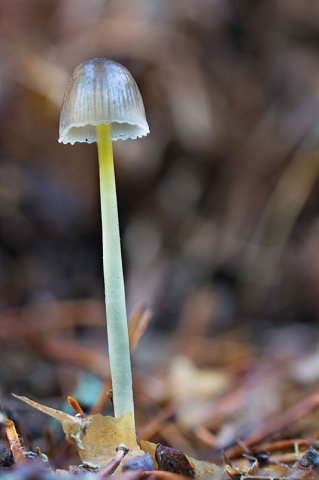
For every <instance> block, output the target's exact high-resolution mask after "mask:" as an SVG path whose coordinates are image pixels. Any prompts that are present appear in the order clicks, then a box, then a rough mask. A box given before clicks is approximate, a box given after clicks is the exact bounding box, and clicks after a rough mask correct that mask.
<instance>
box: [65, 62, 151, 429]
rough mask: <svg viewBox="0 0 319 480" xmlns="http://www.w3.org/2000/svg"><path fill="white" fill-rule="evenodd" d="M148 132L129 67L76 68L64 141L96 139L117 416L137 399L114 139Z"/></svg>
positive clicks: (95, 65) (69, 91)
mask: <svg viewBox="0 0 319 480" xmlns="http://www.w3.org/2000/svg"><path fill="white" fill-rule="evenodd" d="M148 133H149V127H148V124H147V121H146V118H145V110H144V105H143V100H142V97H141V94H140V92H139V89H138V87H137V85H136V83H135V81H134V79H133V77H132V76H131V74H130V73H129V72H128V70H127V69H126V68H124V67H123V66H122V65H120V64H118V63H116V62H114V61H112V60H107V59H105V58H92V59H89V60H87V61H85V62H83V63H81V64H80V65H79V66H78V67H77V68H76V69H75V70H74V72H73V74H72V77H71V80H70V82H69V85H68V87H67V89H66V91H65V95H64V99H63V103H62V109H61V117H60V137H59V142H60V143H71V144H72V145H73V144H74V143H75V142H86V143H92V142H97V146H98V158H99V172H100V193H101V213H102V241H103V270H104V285H105V303H106V318H107V332H108V348H109V359H110V370H111V377H112V388H113V403H114V415H115V417H116V418H118V417H121V416H122V415H124V414H126V413H127V412H129V413H130V414H131V417H132V421H133V426H134V403H133V391H132V372H131V361H130V352H129V337H128V328H127V315H126V306H125V290H124V278H123V267H122V256H121V245H120V233H119V220H118V210H117V199H116V185H115V175H114V165H113V151H112V141H116V140H119V139H121V140H126V139H129V138H130V139H136V138H140V137H143V136H145V135H147V134H148Z"/></svg>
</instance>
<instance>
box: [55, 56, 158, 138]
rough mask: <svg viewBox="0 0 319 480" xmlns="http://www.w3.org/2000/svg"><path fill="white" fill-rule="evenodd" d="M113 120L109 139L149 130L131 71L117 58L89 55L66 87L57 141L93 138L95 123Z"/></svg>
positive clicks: (130, 135)
mask: <svg viewBox="0 0 319 480" xmlns="http://www.w3.org/2000/svg"><path fill="white" fill-rule="evenodd" d="M100 123H111V124H112V140H119V139H122V140H126V139H128V138H132V139H134V138H138V137H143V136H145V135H147V134H148V133H149V131H150V130H149V127H148V123H147V121H146V118H145V110H144V105H143V100H142V97H141V94H140V91H139V89H138V87H137V85H136V83H135V80H134V79H133V77H132V75H131V74H130V72H129V71H128V70H127V69H126V68H125V67H123V66H122V65H120V64H119V63H117V62H113V61H112V60H107V59H105V58H91V59H89V60H87V61H86V62H83V63H81V64H80V65H79V66H78V67H77V68H76V69H75V70H74V72H73V74H72V77H71V80H70V82H69V85H68V87H67V89H66V91H65V95H64V99H63V103H62V109H61V116H60V131H59V142H60V143H71V144H72V145H73V144H74V143H75V142H87V143H92V142H96V128H95V127H96V125H99V124H100Z"/></svg>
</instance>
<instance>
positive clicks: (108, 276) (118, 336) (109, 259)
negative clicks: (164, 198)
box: [96, 124, 134, 423]
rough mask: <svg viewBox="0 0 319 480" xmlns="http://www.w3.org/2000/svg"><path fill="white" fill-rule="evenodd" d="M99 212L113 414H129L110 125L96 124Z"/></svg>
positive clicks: (128, 369)
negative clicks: (100, 216) (99, 193)
mask: <svg viewBox="0 0 319 480" xmlns="http://www.w3.org/2000/svg"><path fill="white" fill-rule="evenodd" d="M96 131H97V145H98V156H99V166H100V191H101V213H102V240H103V269H104V286H105V304H106V317H107V334H108V346H109V358H110V369H111V376H112V389H113V402H114V415H115V417H120V416H122V415H124V414H125V413H127V412H130V413H131V414H132V419H133V423H134V403H133V391H132V372H131V360H130V350H129V337H128V328H127V315H126V307H125V291H124V278H123V267H122V255H121V244H120V232H119V221H118V211H117V200H116V186H115V175H114V164H113V150H112V136H111V125H109V124H107V125H106V124H101V125H97V127H96Z"/></svg>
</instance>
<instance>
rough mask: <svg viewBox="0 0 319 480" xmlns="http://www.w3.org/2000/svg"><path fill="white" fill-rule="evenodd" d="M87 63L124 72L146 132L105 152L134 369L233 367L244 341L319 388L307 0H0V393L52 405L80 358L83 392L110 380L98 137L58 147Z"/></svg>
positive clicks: (316, 66) (93, 392) (316, 78)
mask: <svg viewBox="0 0 319 480" xmlns="http://www.w3.org/2000/svg"><path fill="white" fill-rule="evenodd" d="M96 56H103V57H107V58H111V59H113V60H116V61H118V62H120V63H122V64H124V65H125V66H126V67H127V68H128V69H129V70H130V71H131V73H132V75H133V76H134V78H135V80H136V81H137V84H138V85H139V87H140V90H141V93H142V96H143V99H144V104H145V110H146V114H147V118H148V121H149V124H150V129H151V134H150V135H149V136H148V137H147V138H144V139H142V140H138V141H125V142H117V143H116V144H115V145H114V153H115V164H116V176H117V189H118V202H119V214H120V227H121V233H122V247H123V259H124V271H125V279H126V290H127V305H128V311H129V312H132V311H134V308H136V306H140V308H142V307H141V305H145V306H147V307H149V308H151V309H152V311H153V321H152V324H151V327H150V329H149V331H148V333H147V335H146V337H145V338H144V340H142V342H141V345H140V348H139V350H138V352H137V355H136V358H135V362H136V363H135V365H137V366H138V368H140V369H141V372H142V371H148V375H150V372H151V371H153V372H155V371H160V370H161V369H164V370H165V369H166V370H165V371H167V370H169V371H170V373H169V375H172V376H173V377H172V378H175V379H176V378H179V377H180V376H181V372H184V373H185V371H186V370H187V368H197V367H201V366H202V367H207V368H211V367H212V365H215V366H217V367H218V365H221V364H222V367H223V368H224V367H225V368H226V366H227V368H228V373H229V372H231V375H237V374H238V372H239V373H240V374H241V375H242V374H243V372H247V371H249V368H252V365H253V364H254V362H256V356H255V355H256V351H257V350H258V351H259V349H261V351H262V352H263V351H264V352H266V353H264V355H265V358H266V359H267V358H268V359H269V357H270V356H271V355H270V354H269V349H270V350H271V352H272V354H273V353H274V352H275V353H274V354H275V355H276V356H277V357H276V358H277V361H278V362H282V363H281V365H282V364H283V363H284V362H286V361H287V359H291V358H296V357H298V355H301V354H302V355H303V354H304V353H305V352H306V353H307V354H308V353H310V352H314V353H313V355H317V356H316V357H314V358H315V362H316V363H315V364H314V365H315V367H316V368H314V367H313V369H312V370H311V371H310V373H311V372H312V375H313V377H311V381H312V382H314V383H313V384H312V385H313V386H315V385H317V383H316V382H317V380H318V378H317V377H318V374H316V373H315V371H319V369H317V367H318V365H319V357H318V353H317V350H316V344H317V337H318V332H317V324H318V316H319V255H318V251H319V182H318V172H319V152H318V132H319V128H318V127H319V105H318V89H319V60H318V59H319V4H318V2H317V1H316V0H305V1H303V2H301V1H300V0H277V1H276V0H196V2H194V1H191V0H108V1H106V0H90V1H89V2H88V1H87V0H29V1H28V2H21V1H18V0H10V1H9V0H8V1H6V0H4V1H2V2H1V5H0V58H1V63H0V342H1V368H0V382H1V385H2V387H1V388H2V393H3V395H4V396H6V395H9V394H10V393H11V391H12V390H14V391H15V392H17V393H23V394H27V395H30V396H32V395H34V396H36V397H37V398H38V399H39V398H44V397H49V396H50V397H54V396H56V398H59V401H61V399H62V396H63V395H66V394H70V393H71V392H72V391H75V390H76V389H78V390H79V386H81V385H82V386H83V385H86V383H85V382H86V381H87V377H85V378H84V377H83V372H84V371H86V372H88V371H89V372H91V373H92V372H93V374H94V375H93V376H91V377H90V378H89V382H90V389H84V390H85V391H86V393H85V394H83V395H84V396H83V399H84V400H83V401H84V402H85V403H87V404H88V405H90V404H93V403H94V401H95V400H96V398H97V397H98V395H99V393H98V392H99V391H100V390H99V389H100V388H101V379H102V380H103V377H104V375H106V374H104V371H105V372H106V370H107V367H106V366H105V364H104V362H107V360H106V358H105V360H103V358H104V357H105V345H106V332H105V329H104V318H103V316H104V314H103V277H102V262H101V254H102V253H101V225H100V207H99V191H98V169H97V154H96V146H95V145H85V144H76V145H74V146H65V145H60V144H58V142H57V138H58V123H59V110H60V105H61V102H62V98H63V93H64V89H65V87H66V85H67V82H68V79H69V76H70V74H71V72H72V71H73V69H74V68H75V67H76V66H77V65H78V64H79V63H80V62H81V61H83V60H85V59H87V58H89V57H96ZM92 346H93V347H94V348H92ZM176 353H177V354H178V355H179V360H178V362H179V363H178V362H177V363H176V364H175V363H174V368H173V369H171V363H172V362H173V359H174V355H175V354H176ZM180 355H182V357H180ZM181 358H182V359H183V360H182V361H181ZM298 358H299V357H298ZM185 359H188V360H187V361H189V362H190V361H192V362H195V364H196V365H197V367H195V366H194V365H193V364H192V365H190V364H188V363H187V361H186V363H185ZM183 362H184V363H183ZM186 364H187V365H186ZM311 365H313V364H311ZM277 367H278V365H277ZM136 368H137V367H136ZM138 368H137V373H136V375H137V377H138V375H139V373H138V372H139V371H140V370H139V369H138ZM183 369H184V370H183ZM185 369H186V370H185ZM171 370H173V373H172V371H171ZM174 372H175V373H174ZM176 372H177V373H176ZM303 372H304V371H303ZM307 372H308V373H309V370H307ZM106 373H107V372H106ZM81 375H82V377H81ZM174 375H175V376H174ZM227 375H228V374H227ZM300 375H302V374H300ZM93 377H94V378H95V379H96V380H99V381H100V383H94V382H95V380H93ZM170 378H171V377H170ZM186 378H188V377H187V376H186ZM214 378H215V377H214ZM216 378H217V377H216ZM216 378H215V380H216ZM227 378H228V377H227ZM79 379H80V380H79ZM154 379H155V373H153V377H152V379H151V380H150V379H149V382H151V383H149V384H150V385H152V388H151V389H150V390H151V391H152V392H153V393H154V392H156V394H155V393H154V398H155V397H156V398H157V399H161V398H162V397H161V395H164V394H163V389H164V386H163V382H164V380H163V379H162V383H161V380H160V374H159V377H156V379H157V380H156V382H157V383H156V382H155V383H154ZM219 380H220V379H219ZM224 380H225V379H224ZM299 380H300V378H299ZM140 381H141V382H142V380H141V378H140ZM221 381H222V380H221ZM294 381H295V382H297V380H296V378H294ZM309 381H310V380H309ZM138 382H139V380H138V378H137V383H136V389H137V390H138V389H139V383H138ZM152 382H153V383H152ZM216 382H217V385H219V387H220V384H219V383H218V381H217V380H216ZM226 384H227V385H228V387H227V388H229V384H228V383H227V382H226ZM222 385H223V387H222V388H224V389H225V388H226V387H225V384H224V383H222ZM188 387H189V385H188ZM145 388H146V387H145ZM145 388H144V387H143V388H142V390H143V389H144V390H143V391H144V393H140V396H139V401H140V405H143V402H144V403H147V401H146V397H145V396H147V392H146V390H147V389H146V390H145ZM184 390H185V389H184ZM88 391H89V392H90V393H88ZM218 392H219V394H220V390H218ZM166 393H167V392H166ZM78 395H79V399H81V395H82V394H81V393H79V391H78ZM143 395H144V396H143ZM149 395H150V397H149V399H150V398H152V394H151V393H149ZM210 395H212V392H210ZM164 397H165V395H164ZM165 398H166V397H165ZM270 403H271V402H270ZM276 405H277V404H276ZM39 415H40V414H39ZM205 418H206V417H205ZM213 425H214V428H215V430H216V431H217V430H218V428H217V426H216V424H213ZM215 433H216V432H215ZM167 435H169V434H167ZM175 440H176V438H175ZM166 442H167V443H168V442H169V437H168V438H166ZM188 447H189V446H188ZM189 448H190V447H189Z"/></svg>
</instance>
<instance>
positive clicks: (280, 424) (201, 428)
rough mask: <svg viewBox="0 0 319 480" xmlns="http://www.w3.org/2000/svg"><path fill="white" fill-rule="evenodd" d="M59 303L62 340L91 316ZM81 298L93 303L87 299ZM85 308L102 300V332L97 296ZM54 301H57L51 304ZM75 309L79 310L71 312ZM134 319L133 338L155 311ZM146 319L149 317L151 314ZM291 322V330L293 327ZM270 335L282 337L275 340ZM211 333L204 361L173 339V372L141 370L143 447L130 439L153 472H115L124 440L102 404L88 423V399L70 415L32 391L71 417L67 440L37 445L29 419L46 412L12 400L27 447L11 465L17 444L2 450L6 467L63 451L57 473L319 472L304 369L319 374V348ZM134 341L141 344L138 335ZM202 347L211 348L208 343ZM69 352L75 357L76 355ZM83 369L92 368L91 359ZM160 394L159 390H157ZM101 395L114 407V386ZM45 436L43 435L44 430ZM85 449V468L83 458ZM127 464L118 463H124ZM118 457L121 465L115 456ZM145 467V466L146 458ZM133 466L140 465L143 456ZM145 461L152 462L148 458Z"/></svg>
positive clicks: (316, 401) (34, 463) (14, 317)
mask: <svg viewBox="0 0 319 480" xmlns="http://www.w3.org/2000/svg"><path fill="white" fill-rule="evenodd" d="M52 307H53V306H52ZM55 307H56V310H55V312H56V328H52V331H54V332H55V333H54V336H55V337H56V340H57V341H58V340H59V337H60V336H62V337H63V336H64V335H65V333H66V331H68V330H69V333H70V332H72V331H74V328H75V325H76V324H77V317H78V323H79V324H82V325H83V324H84V323H85V321H84V319H83V317H82V318H80V317H81V314H80V315H79V313H78V312H77V305H76V302H74V303H73V304H72V307H73V308H75V311H74V316H73V318H74V319H75V320H74V322H71V321H70V322H69V326H67V327H66V325H65V324H63V322H62V321H61V320H62V318H63V316H64V315H65V314H67V315H69V314H70V309H71V310H72V308H71V306H70V304H69V303H68V302H67V303H66V305H65V306H63V305H62V304H61V305H59V306H58V305H56V306H55ZM83 307H85V306H84V305H83ZM86 307H87V308H88V309H92V313H94V308H96V311H95V314H96V315H92V317H91V318H96V320H94V324H95V326H92V321H91V320H90V317H87V318H88V320H87V323H88V324H89V325H90V324H91V326H90V327H89V328H90V329H92V330H97V332H96V334H97V335H98V331H99V328H96V326H97V325H100V327H101V328H102V327H103V323H102V321H99V319H98V317H99V315H100V319H101V320H103V314H102V312H101V311H100V305H99V304H96V305H94V306H93V305H92V304H91V303H89V304H88V305H86ZM48 308H50V306H49V305H48ZM84 311H85V308H84ZM20 314H24V316H25V318H28V315H29V312H28V311H25V312H18V311H12V312H8V318H9V317H10V319H11V320H10V325H11V327H12V326H13V325H14V322H17V323H18V322H19V317H20ZM69 318H72V315H71V316H70V317H69ZM131 318H132V322H131V328H130V340H131V342H132V341H133V339H136V336H137V335H138V334H137V332H138V331H139V330H140V329H141V328H142V326H141V324H144V327H143V329H144V328H145V326H146V324H147V323H148V321H149V319H150V312H149V311H148V310H147V309H145V308H143V307H138V308H137V309H136V310H135V312H133V315H132V316H131ZM29 319H30V324H29V325H28V326H29V327H30V328H28V329H27V330H28V335H27V338H26V336H25V335H23V332H21V334H22V337H23V336H24V338H25V341H26V342H27V344H28V342H30V345H32V343H33V342H32V337H33V336H35V335H39V332H38V330H37V328H36V324H34V325H33V327H32V321H31V319H32V315H30V316H29ZM145 319H147V321H146V322H145ZM12 322H13V323H12ZM51 322H52V323H51V325H52V326H53V324H54V323H55V322H54V321H52V320H51ZM180 328H181V329H182V330H183V329H184V326H183V325H181V327H180ZM195 328H196V327H195ZM291 329H292V330H291V331H293V326H292V327H291ZM62 337H61V338H62ZM15 340H16V341H17V342H18V343H19V339H18V335H16V336H15ZM40 340H41V338H40ZM272 340H273V343H275V344H276V342H275V340H276V339H272ZM207 341H208V339H207V336H206V335H205V333H204V332H203V334H202V336H201V337H200V336H199V337H197V345H198V347H199V345H200V344H201V342H202V352H203V354H202V355H199V354H198V353H196V356H197V358H198V359H199V365H196V364H195V362H194V361H191V360H190V356H188V357H187V358H186V357H185V347H184V346H182V347H180V348H178V346H177V345H176V344H175V345H174V350H175V356H174V357H173V358H172V363H171V366H170V371H165V370H163V368H162V367H160V366H159V367H157V368H156V366H155V368H154V372H153V373H152V375H151V377H150V375H149V373H145V374H141V376H139V378H138V384H137V390H136V395H137V398H140V406H138V409H137V418H138V419H139V420H138V437H139V439H140V440H141V443H140V446H137V445H130V447H131V451H133V450H134V449H136V448H137V449H139V448H140V447H141V448H142V449H143V450H144V452H148V453H149V454H150V456H151V457H152V459H154V461H155V462H154V463H155V465H156V467H157V466H159V467H160V470H155V471H154V472H152V473H145V472H144V473H141V472H139V471H136V470H133V471H127V472H123V473H117V474H114V473H112V472H113V471H114V458H116V455H117V454H116V449H117V448H118V447H120V448H121V443H122V442H121V439H120V438H118V437H116V436H115V437H114V431H113V430H112V427H111V426H110V425H108V427H107V428H106V429H105V435H106V437H105V438H104V437H103V434H102V433H101V432H103V431H104V426H103V428H102V430H101V429H100V427H101V424H103V422H104V421H105V422H109V421H110V417H109V416H108V417H105V416H103V415H101V414H96V413H95V414H93V416H92V417H91V421H89V422H88V419H89V418H90V413H89V411H88V410H87V413H83V410H82V409H81V407H80V406H79V407H74V406H75V405H76V402H75V403H74V404H73V408H75V410H74V411H73V413H71V414H66V413H64V412H63V411H58V410H56V409H55V408H48V407H47V406H42V405H39V404H38V403H35V402H34V401H32V400H28V399H24V398H21V399H22V400H23V401H26V402H27V403H29V404H31V405H32V406H35V407H36V408H38V409H39V410H40V411H42V412H44V413H47V414H49V415H52V416H53V417H54V418H56V419H58V421H60V422H61V424H62V426H63V429H64V432H65V434H66V439H67V441H65V439H64V440H60V446H59V447H58V448H57V446H55V445H52V442H53V439H52V438H51V439H50V440H49V438H50V437H48V438H47V440H46V442H44V444H43V446H42V447H41V452H39V450H37V449H36V448H35V447H36V443H34V440H32V438H29V434H28V428H29V429H30V431H32V429H33V426H32V423H33V422H39V418H38V417H39V415H40V416H41V415H42V414H41V413H37V414H36V415H35V414H34V413H32V416H31V417H28V407H26V408H23V407H21V405H19V404H18V403H17V402H15V401H10V400H8V401H7V404H8V405H7V408H9V406H10V408H9V411H8V410H4V413H3V415H4V416H3V436H4V435H5V431H7V432H8V428H9V425H8V422H7V423H6V420H5V418H7V417H9V416H10V413H9V412H10V410H12V413H13V414H14V418H15V422H16V424H17V429H18V432H19V433H20V431H19V428H20V424H21V426H22V425H23V424H25V425H24V426H23V431H24V435H25V438H24V436H23V443H22V447H21V449H19V447H18V449H17V448H15V450H13V453H14V452H17V451H18V452H20V453H19V455H18V457H16V455H17V453H14V455H13V459H11V464H10V458H11V457H10V455H9V451H8V450H6V451H5V452H3V455H2V459H3V460H2V464H3V465H7V466H4V467H3V468H4V469H5V470H10V469H13V468H17V469H20V468H21V469H26V468H27V469H29V470H30V471H32V469H33V468H37V469H38V470H37V471H41V472H42V473H41V475H42V474H43V472H47V471H48V470H47V469H48V468H49V467H48V463H47V458H49V463H50V465H54V464H56V462H57V463H58V464H59V462H60V461H61V459H63V457H64V460H63V462H65V463H64V465H60V468H59V469H58V471H59V473H61V472H63V471H65V472H66V471H69V472H71V473H75V472H77V473H79V472H81V473H83V472H87V471H89V472H90V473H89V474H90V475H94V476H96V475H97V476H100V477H101V478H106V477H107V476H108V475H110V474H113V475H117V476H118V478H119V479H120V478H121V477H123V479H125V478H136V479H139V478H141V479H142V478H151V476H152V475H153V477H154V478H163V479H165V478H167V479H169V478H174V475H175V476H176V475H179V476H177V477H176V478H180V475H181V473H183V475H184V476H185V474H187V475H188V476H189V477H193V478H194V477H195V478H234V479H238V478H254V479H258V478H260V479H268V478H269V479H273V478H279V479H281V478H282V479H286V478H287V479H289V478H291V479H293V478H317V475H318V454H317V449H316V448H317V446H318V445H317V442H318V440H317V434H318V429H317V422H318V406H319V395H318V393H317V392H316V389H315V383H316V382H315V380H309V378H307V377H305V376H303V372H304V369H305V366H307V365H311V364H312V367H313V370H311V369H309V368H308V369H307V372H308V376H309V375H310V373H311V372H312V374H313V375H315V373H316V372H315V370H316V368H317V363H316V358H317V354H316V352H315V353H313V354H311V355H310V354H309V353H308V352H306V351H304V349H303V348H301V347H300V346H299V351H298V350H297V349H296V351H295V354H294V358H293V360H292V358H291V354H290V353H289V355H288V356H287V354H285V353H283V352H282V350H283V347H284V345H282V348H281V349H280V345H279V344H276V349H278V351H277V352H273V351H272V348H273V347H271V346H270V344H271V342H270V343H268V344H267V347H265V346H263V347H262V346H261V345H258V344H257V343H256V345H254V346H252V345H251V344H250V343H249V342H248V339H245V338H242V339H241V340H239V339H238V332H236V331H234V332H228V333H227V334H221V335H219V337H218V338H217V339H211V342H212V343H214V344H215V347H216V349H215V351H214V349H213V348H210V349H207ZM133 343H134V342H133ZM133 343H132V346H133ZM134 345H135V347H136V342H135V343H134ZM204 346H205V348H203V347H204ZM211 347H212V346H211ZM167 348H168V349H171V348H172V346H170V345H167ZM219 351H223V352H224V355H223V357H220V355H218V352H219ZM95 353H96V352H95ZM101 355H102V353H101ZM276 355H277V358H276ZM265 356H266V357H267V358H269V361H268V365H267V369H266V368H265ZM207 357H210V358H209V359H208V358H207ZM234 357H236V359H237V361H236V362H235V363H234V362H233V358H234ZM51 359H55V361H57V362H58V363H59V362H62V363H64V362H65V360H64V359H60V360H58V359H57V358H56V357H55V356H51ZM68 361H70V362H72V360H68ZM208 362H209V364H210V365H211V366H210V367H209V368H208V367H207V365H208ZM75 365H76V366H75V368H79V367H78V365H77V364H75ZM212 365H213V367H212ZM57 366H58V365H57ZM82 368H85V364H84V363H83V365H82ZM105 380H106V381H105V387H104V390H105V391H107V389H109V388H110V384H109V381H108V379H105ZM178 381H179V382H180V389H181V391H180V392H179V388H178V385H177V384H176V382H178ZM177 392H179V394H177ZM154 393H155V394H156V398H154ZM107 399H108V400H107ZM97 400H98V399H97ZM103 400H104V401H103V403H102V404H101V403H100V407H101V408H102V411H103V409H105V407H106V408H107V405H105V404H106V403H107V401H108V402H109V406H110V399H109V397H108V396H107V395H105V396H104V397H103ZM275 400H276V401H275ZM99 402H101V400H99ZM13 405H14V407H13ZM92 410H95V411H96V407H94V406H93V407H92ZM81 412H82V413H81ZM29 414H30V412H29ZM16 417H17V418H16ZM31 418H32V420H31ZM103 419H105V420H103ZM30 422H31V423H30ZM86 422H87V425H90V429H91V431H89V432H88V433H87V437H86V436H85V435H84V437H83V438H82V436H83V433H84V432H85V430H86V427H85V424H86ZM44 424H45V423H44ZM48 427H49V424H48V423H47V427H44V426H43V430H42V435H44V430H45V429H48ZM21 428H22V427H21ZM49 428H50V427H49ZM51 428H52V425H51ZM106 432H108V433H106ZM108 435H110V437H108ZM112 436H113V443H112V442H111V444H112V447H111V449H110V450H111V451H110V453H109V454H107V448H106V445H105V443H104V442H106V443H108V444H109V445H110V440H109V438H111V437H112ZM8 438H9V437H8ZM83 440H84V442H83ZM41 441H42V443H43V438H42V440H41ZM86 441H88V443H86ZM11 443H12V440H11ZM50 444H51V450H52V453H53V456H52V458H51V456H50V447H49V445H50ZM67 444H68V445H70V444H73V445H75V447H76V450H77V452H78V454H79V457H78V456H77V455H76V454H75V451H74V447H72V452H73V453H72V454H71V455H70V453H69V454H67V456H66V457H65V454H64V453H63V450H65V448H66V445H67ZM31 445H32V447H33V451H34V453H33V455H31V454H30V451H29V448H28V447H29V446H31ZM92 445H93V448H92ZM68 448H69V447H68ZM37 452H38V453H37ZM43 453H47V454H48V457H44V456H43ZM100 454H101V455H102V456H103V458H104V459H105V464H104V465H103V466H102V468H101V469H100V472H94V473H93V469H94V464H95V463H96V457H97V456H98V455H100ZM128 455H129V454H128ZM194 456H196V457H197V458H198V457H201V458H203V459H204V458H205V459H206V460H209V462H210V463H209V464H205V463H196V462H197V461H196V460H194ZM54 457H55V458H54ZM120 457H121V452H120ZM59 458H60V460H59ZM72 458H73V461H72V465H70V464H68V461H69V459H72ZM80 458H81V459H82V467H80V466H79V465H80V463H81V460H80ZM133 458H134V457H133ZM8 459H9V460H8ZM125 459H127V460H128V459H129V457H126V456H124V455H123V463H124V460H125ZM121 460H122V459H121ZM112 462H113V463H112ZM120 463H121V462H118V465H120ZM128 464H129V462H128ZM212 464H217V466H216V467H213V466H212ZM115 465H117V464H116V463H115ZM149 465H150V464H149V463H147V464H146V466H148V468H149ZM206 465H209V468H210V469H211V468H213V470H210V471H213V476H212V473H210V474H209V476H207V473H205V470H203V469H204V467H205V466H206ZM137 466H138V467H140V468H141V464H138V465H137ZM61 467H63V468H61ZM134 467H135V468H136V465H135V464H134ZM142 468H143V469H144V470H145V464H143V463H142ZM39 469H40V470H39ZM187 475H186V476H187Z"/></svg>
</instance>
